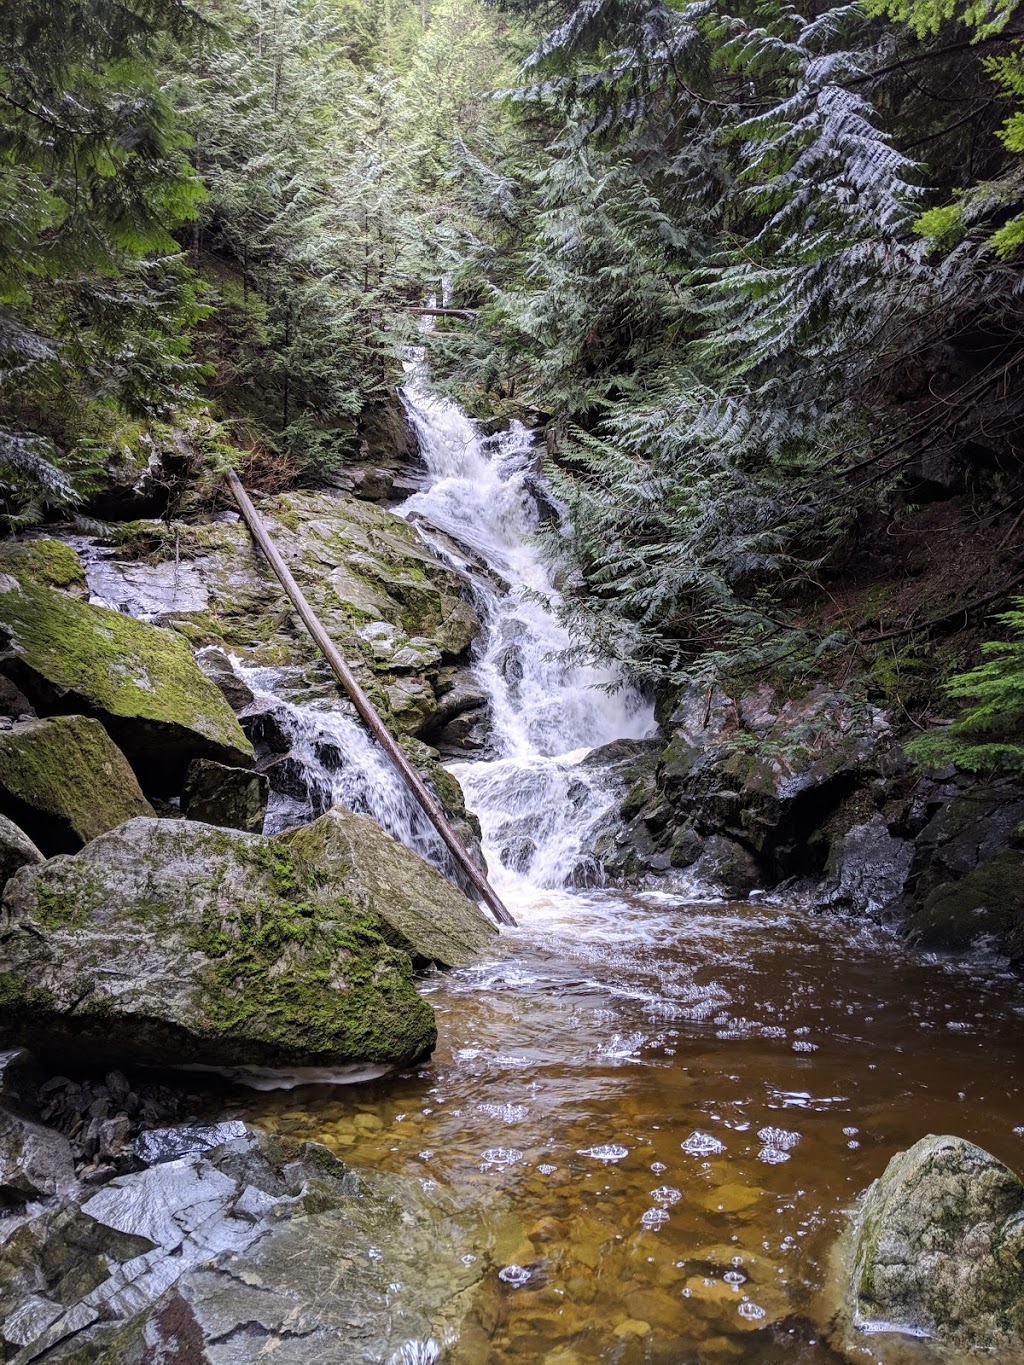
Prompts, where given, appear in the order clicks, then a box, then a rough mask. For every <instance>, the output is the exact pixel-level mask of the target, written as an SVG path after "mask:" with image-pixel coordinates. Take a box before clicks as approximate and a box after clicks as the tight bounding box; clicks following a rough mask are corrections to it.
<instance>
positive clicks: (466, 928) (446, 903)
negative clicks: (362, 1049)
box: [276, 806, 497, 967]
mask: <svg viewBox="0 0 1024 1365" xmlns="http://www.w3.org/2000/svg"><path fill="white" fill-rule="evenodd" d="M276 842H278V843H281V844H282V845H284V846H285V847H287V848H289V849H291V850H292V851H294V852H296V853H298V854H300V855H301V857H302V858H303V860H304V861H306V862H308V863H311V864H314V865H316V866H320V865H326V866H331V867H336V868H344V869H345V872H344V875H345V891H346V894H347V895H348V896H349V897H350V898H351V899H352V901H353V903H354V904H356V905H357V906H360V907H365V908H366V909H367V910H369V911H371V912H372V913H373V914H375V915H376V916H377V917H378V919H379V920H380V922H381V926H382V933H383V934H384V937H385V938H386V939H387V940H388V942H389V943H392V944H394V945H395V947H397V948H400V949H401V950H402V951H403V952H406V953H408V954H409V955H410V957H412V958H414V959H415V960H417V961H421V962H433V963H436V964H437V965H438V966H441V967H464V966H466V965H467V964H468V963H470V962H472V961H473V960H474V959H475V958H476V957H478V956H479V955H480V953H481V952H483V951H484V950H485V949H486V948H488V947H490V946H491V944H492V943H493V942H494V939H495V937H496V935H497V930H496V929H495V927H494V925H493V924H492V923H491V921H490V920H489V919H487V918H486V916H485V915H484V913H483V911H481V910H479V909H478V908H477V906H476V905H474V904H473V902H472V901H470V900H469V899H468V898H467V897H466V896H464V895H463V894H462V892H461V891H460V890H459V889H458V888H457V887H455V886H453V885H452V884H451V882H449V881H447V880H446V879H445V878H444V877H442V876H441V874H440V873H439V872H436V871H435V870H434V868H432V867H431V866H430V865H429V863H426V862H424V861H423V859H422V858H420V857H418V856H417V855H416V854H415V853H413V851H412V850H411V849H409V848H406V846H405V845H404V844H400V843H399V842H398V841H397V840H396V839H392V838H391V836H390V835H389V834H385V833H384V831H383V830H382V829H381V827H380V825H378V824H377V822H376V821H375V820H371V819H370V817H369V816H367V815H353V814H352V812H351V811H348V810H345V809H344V808H343V807H341V806H336V807H335V808H334V809H333V810H330V811H328V812H327V814H326V815H322V816H321V817H320V819H319V820H317V821H315V822H314V823H313V824H312V825H304V826H301V827H300V828H298V829H292V830H287V831H286V832H285V833H283V834H279V835H277V838H276Z"/></svg>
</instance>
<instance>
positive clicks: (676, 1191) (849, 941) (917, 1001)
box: [239, 892, 1024, 1365]
mask: <svg viewBox="0 0 1024 1365" xmlns="http://www.w3.org/2000/svg"><path fill="white" fill-rule="evenodd" d="M516 909H517V913H518V914H519V915H520V917H521V920H522V922H523V927H522V928H521V929H519V930H517V931H513V932H510V933H504V934H503V935H502V938H501V941H500V943H499V944H498V946H497V948H496V950H495V952H494V955H493V957H492V958H491V959H490V960H489V961H487V962H485V963H481V964H480V965H478V966H476V967H474V968H472V969H469V970H465V971H461V972H454V973H451V974H448V975H434V976H429V977H427V978H426V979H425V980H424V981H423V983H422V989H423V992H424V994H426V995H427V996H428V997H429V999H430V1001H431V1004H432V1005H433V1006H434V1008H435V1010H436V1011H437V1015H438V1023H439V1029H440V1039H439V1043H438V1047H437V1051H436V1053H435V1054H434V1057H433V1059H432V1060H431V1061H430V1063H429V1064H428V1065H425V1066H423V1067H421V1068H419V1069H418V1070H416V1071H414V1072H409V1073H405V1074H401V1075H397V1076H391V1077H386V1078H384V1079H382V1080H379V1081H375V1082H372V1083H368V1084H363V1085H359V1086H349V1087H333V1088H332V1087H317V1088H314V1087H308V1088H305V1089H302V1090H293V1091H289V1092H281V1091H278V1092H272V1093H269V1094H262V1095H259V1096H257V1097H250V1098H249V1099H247V1100H245V1101H244V1102H243V1103H242V1105H241V1107H240V1109H239V1112H240V1113H242V1114H243V1116H244V1117H246V1118H249V1119H252V1120H254V1121H256V1122H259V1123H260V1124H262V1125H264V1126H266V1127H269V1128H272V1129H277V1130H281V1131H284V1132H288V1133H291V1134H293V1135H295V1136H298V1137H303V1138H306V1137H308V1138H316V1139H318V1140H319V1141H321V1142H324V1143H326V1144H327V1145H328V1146H330V1147H331V1148H333V1149H334V1150H335V1151H336V1152H337V1153H338V1154H339V1155H340V1156H342V1157H343V1158H344V1159H345V1160H346V1161H349V1162H351V1163H352V1164H353V1165H357V1166H358V1165H370V1166H377V1167H382V1168H384V1169H387V1170H392V1171H396V1172H400V1173H403V1174H406V1175H411V1176H414V1177H416V1178H418V1179H420V1180H422V1181H436V1182H440V1183H441V1184H442V1185H444V1186H447V1187H449V1188H452V1189H454V1190H455V1191H457V1192H458V1193H459V1195H460V1196H461V1197H462V1198H463V1199H464V1200H466V1201H467V1202H469V1203H470V1205H471V1207H472V1208H473V1210H474V1213H473V1217H474V1220H475V1222H476V1223H477V1225H478V1227H477V1238H476V1240H477V1252H476V1254H477V1255H478V1256H479V1257H480V1258H482V1261H483V1264H484V1267H485V1275H484V1279H483V1281H482V1283H481V1285H480V1286H479V1287H478V1289H477V1291H476V1296H475V1299H474V1301H473V1305H472V1307H471V1310H470V1312H469V1315H468V1317H467V1320H466V1322H465V1325H464V1327H463V1330H462V1332H461V1334H460V1337H459V1340H458V1341H457V1342H456V1343H454V1344H453V1345H452V1346H451V1348H450V1358H451V1359H452V1360H453V1361H456V1362H459V1363H460V1365H466V1363H468V1362H477V1361H487V1362H495V1365H504V1363H505V1362H534V1361H538V1362H546V1365H584V1363H585V1362H595V1361H615V1362H623V1365H632V1363H633V1362H684V1361H709V1362H715V1361H720V1360H721V1361H729V1360H737V1361H759V1362H760V1361H775V1360H782V1359H783V1358H785V1359H787V1360H793V1361H802V1362H824V1361H834V1360H838V1359H857V1360H861V1361H863V1360H879V1361H885V1362H886V1365H888V1363H889V1362H895V1361H897V1360H898V1361H900V1362H901V1363H902V1362H903V1361H904V1360H909V1361H923V1360H926V1359H932V1356H931V1355H930V1354H929V1348H928V1346H927V1345H926V1344H925V1343H915V1342H914V1341H913V1340H908V1339H906V1338H895V1337H893V1336H891V1335H879V1336H872V1335H865V1336H863V1337H862V1338H861V1339H860V1342H859V1346H858V1347H857V1348H856V1349H855V1350H854V1352H853V1354H852V1355H842V1354H841V1353H839V1354H837V1353H835V1352H834V1350H833V1349H832V1348H831V1347H830V1346H828V1345H827V1344H826V1342H825V1340H824V1337H823V1334H822V1332H821V1322H822V1316H821V1309H820V1308H819V1307H818V1306H817V1305H816V1299H817V1297H818V1295H819V1292H820V1291H821V1290H822V1288H823V1287H824V1286H826V1284H827V1281H828V1280H829V1277H830V1272H829V1269H828V1259H827V1258H828V1253H829V1250H830V1247H831V1246H832V1245H833V1243H834V1241H835V1238H836V1235H837V1233H838V1232H839V1230H840V1229H841V1227H842V1226H843V1223H844V1213H843V1211H844V1210H845V1209H847V1208H849V1207H850V1206H851V1205H852V1204H853V1203H854V1201H855V1198H856V1196H857V1195H858V1193H859V1192H860V1191H862V1190H863V1189H864V1188H865V1187H866V1186H867V1185H868V1184H869V1183H870V1181H871V1180H873V1179H874V1178H875V1177H876V1176H877V1175H878V1174H879V1173H880V1172H881V1171H882V1169H883V1168H884V1166H885V1164H886V1162H887V1161H888V1159H889V1158H890V1157H891V1156H892V1155H893V1153H894V1152H896V1151H898V1150H900V1149H901V1148H905V1147H907V1146H908V1145H909V1144H911V1143H913V1142H914V1141H916V1140H917V1139H918V1138H920V1137H922V1136H923V1135H924V1134H926V1133H929V1132H936V1133H946V1132H948V1133H956V1134H959V1135H961V1136H963V1137H966V1138H969V1139H971V1140H973V1141H975V1142H978V1143H980V1144H981V1145H982V1146H984V1147H986V1148H988V1149H989V1150H990V1151H992V1152H994V1153H995V1154H996V1155H997V1156H999V1157H1001V1158H1002V1159H1003V1160H1005V1161H1007V1162H1008V1163H1009V1164H1010V1165H1012V1166H1015V1167H1017V1168H1018V1169H1020V1168H1022V1167H1024V1106H1022V1104H1021V1085H1022V1069H1021V1062H1020V1059H1019V1049H1018V1046H1017V1039H1018V1035H1019V1027H1020V1021H1021V1018H1022V1016H1024V990H1022V988H1021V985H1020V984H1019V983H1018V982H1017V981H1016V980H1015V979H1014V978H1013V977H1011V976H1010V975H1009V974H1008V973H1007V972H1006V971H1005V970H1004V969H1001V968H1000V966H999V964H998V963H995V962H987V963H983V962H980V961H979V962H974V963H963V962H960V963H957V962H954V961H951V960H943V959H941V958H939V957H935V956H925V955H920V954H915V953H913V952H911V951H909V950H908V949H906V948H905V947H904V946H902V945H901V943H900V942H899V940H898V939H896V938H895V937H893V936H891V935H889V934H888V933H886V932H885V931H883V930H881V929H878V928H875V927H873V926H870V925H867V924H865V923H864V922H863V921H854V920H846V919H842V918H836V917H831V916H824V915H814V914H812V913H808V912H804V911H800V910H797V909H792V908H783V907H774V906H766V905H726V904H700V903H697V904H694V903H685V902H680V901H678V900H674V899H672V898H671V897H669V896H665V895H646V896H644V895H640V896H635V897H631V898H624V897H623V896H622V895H621V894H620V893H599V892H594V893H537V899H536V900H534V901H533V902H532V903H531V904H529V905H527V906H517V907H516ZM519 1281H522V1283H519ZM428 1358H433V1357H429V1356H427V1355H424V1356H423V1359H424V1360H427V1359H428ZM445 1358H446V1359H448V1358H449V1356H446V1357H445ZM412 1359H413V1358H412V1357H410V1362H411V1361H412Z"/></svg>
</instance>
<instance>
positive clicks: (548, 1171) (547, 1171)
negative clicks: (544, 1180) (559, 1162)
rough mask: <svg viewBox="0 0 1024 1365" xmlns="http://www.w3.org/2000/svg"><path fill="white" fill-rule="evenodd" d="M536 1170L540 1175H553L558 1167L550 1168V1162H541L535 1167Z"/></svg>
mask: <svg viewBox="0 0 1024 1365" xmlns="http://www.w3.org/2000/svg"><path fill="white" fill-rule="evenodd" d="M537 1170H538V1171H539V1172H540V1174H541V1175H554V1173H555V1172H556V1171H557V1170H558V1167H557V1166H552V1164H551V1162H550V1161H543V1162H541V1164H540V1165H539V1166H538V1167H537Z"/></svg>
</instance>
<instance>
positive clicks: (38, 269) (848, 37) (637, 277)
mask: <svg viewBox="0 0 1024 1365" xmlns="http://www.w3.org/2000/svg"><path fill="white" fill-rule="evenodd" d="M0 106H2V108H0V200H2V207H0V367H2V369H0V376H2V398H0V496H2V502H3V513H4V517H5V523H6V526H7V529H8V530H10V531H17V530H20V529H24V528H26V527H31V526H33V525H35V524H39V523H40V522H42V521H45V520H54V519H67V518H69V517H71V518H78V519H80V520H81V519H82V518H87V517H90V516H96V515H97V514H98V513H100V512H102V508H103V490H104V488H105V486H106V484H107V482H108V481H109V477H110V471H111V468H112V467H113V466H116V465H117V464H118V463H119V462H121V463H127V464H128V465H131V464H132V462H133V461H135V462H138V461H139V460H141V459H143V458H146V457H147V453H148V452H150V451H152V450H153V449H156V448H166V447H169V446H172V447H174V448H176V449H177V450H179V451H180V452H181V459H182V462H183V464H184V467H185V483H186V484H187V486H188V489H189V496H190V497H191V498H192V499H193V500H194V499H196V498H202V497H207V498H208V497H211V496H213V493H214V489H215V486H216V482H217V478H218V475H219V472H220V471H221V470H222V469H223V467H224V464H225V463H227V462H230V463H232V464H235V465H237V466H238V467H240V468H241V469H242V471H243V473H244V474H245V476H246V478H247V479H248V480H249V481H250V482H252V483H253V484H254V485H255V486H257V487H266V488H275V487H283V486H287V485H288V484H289V483H297V482H299V483H311V482H312V483H315V482H316V481H318V480H320V479H323V478H325V477H329V476H330V475H331V473H332V471H334V470H336V469H337V468H338V467H340V466H344V464H345V463H346V462H347V461H349V460H351V459H352V458H354V457H355V456H356V455H357V454H358V452H359V449H360V444H361V442H363V441H364V440H365V439H366V435H367V432H368V431H369V430H371V429H372V428H373V424H374V422H375V420H376V419H377V417H378V416H379V414H380V413H381V411H382V410H384V409H385V408H386V407H387V404H388V400H389V398H390V395H391V394H392V392H393V389H394V386H395V384H396V383H397V382H399V380H400V375H401V356H402V350H403V347H405V346H407V345H408V344H409V343H410V341H412V340H414V339H415V338H416V336H417V331H416V326H417V320H418V319H417V313H416V310H417V308H419V307H421V306H422V305H423V303H424V301H425V300H427V299H429V298H430V297H432V296H433V297H435V298H436V299H437V301H439V302H440V303H442V304H444V305H447V306H449V307H451V308H453V309H458V310H462V311H460V313H459V314H458V315H457V316H452V317H450V318H442V319H441V320H440V321H439V325H438V328H437V330H436V331H435V333H434V334H433V335H432V336H431V337H430V339H429V350H430V356H431V362H432V366H433V370H434V373H435V376H436V377H437V379H438V381H439V382H441V383H443V384H444V385H445V386H446V388H447V389H448V390H449V391H450V392H451V393H452V394H453V395H454V396H456V397H457V398H459V400H460V401H462V402H463V403H464V404H465V405H466V406H467V407H468V408H469V410H470V411H471V412H472V413H474V415H477V416H479V417H481V418H485V419H488V420H492V421H501V420H509V419H512V418H515V419H518V420H526V421H528V422H529V423H531V424H536V425H537V426H538V427H540V428H542V429H543V434H544V446H545V449H546V452H547V471H548V475H549V478H550V480H551V482H552V486H553V489H554V492H555V494H556V497H557V498H558V499H560V500H561V501H562V502H563V503H564V505H565V508H566V509H567V511H568V514H569V518H570V521H571V524H572V528H573V531H572V534H571V535H569V536H567V535H565V534H563V533H562V532H561V531H560V530H559V529H557V528H556V529H554V530H552V531H551V532H550V534H551V536H552V541H553V544H554V546H555V548H556V549H557V552H558V553H559V555H560V556H561V557H562V558H563V560H564V562H565V572H564V584H565V588H564V592H565V612H566V618H567V620H568V621H569V623H570V624H571V626H572V627H573V628H574V630H575V631H576V633H577V636H578V638H579V640H580V642H581V649H593V648H597V649H598V650H600V651H601V652H603V653H605V654H609V655H611V656H612V657H615V658H617V659H619V660H620V661H621V662H622V663H623V665H624V667H625V670H626V672H627V674H628V675H629V676H631V677H632V678H634V679H638V680H639V681H641V682H642V683H645V684H648V685H650V686H652V687H655V688H657V689H660V690H661V691H662V693H664V694H666V695H667V694H670V693H671V690H672V688H673V687H674V686H675V685H677V684H679V683H681V682H682V681H684V680H689V679H692V678H694V677H699V678H710V677H717V678H719V679H726V680H728V681H731V682H732V683H734V684H735V685H737V686H740V687H747V688H751V687H756V686H758V685H759V683H760V682H762V681H770V682H771V683H772V684H773V685H775V686H781V687H784V688H793V689H796V688H800V687H803V686H806V685H807V684H808V683H810V682H813V681H815V680H818V679H825V680H827V681H828V682H829V683H830V685H833V686H837V687H839V688H845V689H847V690H849V691H850V692H851V694H854V695H857V696H860V697H863V699H865V700H869V701H875V702H878V701H881V702H883V703H884V704H886V705H888V706H890V707H892V708H894V709H895V710H896V712H897V714H898V715H899V716H900V717H901V719H902V721H903V723H905V724H906V726H907V728H908V729H909V730H914V731H921V732H922V735H923V738H922V740H921V745H922V756H924V757H926V758H930V759H932V760H936V759H940V758H941V757H942V756H943V755H948V754H953V755H954V756H955V757H956V758H957V759H958V761H960V762H961V763H962V764H963V765H965V766H971V767H974V768H976V769H979V770H985V769H988V768H992V767H997V766H1000V765H1003V764H1007V763H1009V764H1011V765H1017V764H1019V763H1020V762H1021V759H1022V757H1024V748H1022V740H1021V736H1022V733H1024V643H1021V640H1020V631H1021V628H1022V627H1024V613H1022V611H1021V610H1019V609H1018V610H1009V611H1008V610H1007V609H1008V608H1010V607H1011V606H1012V603H1013V602H1014V600H1015V594H1019V593H1020V592H1021V589H1022V586H1024V540H1022V535H1021V529H1022V527H1024V480H1022V478H1021V455H1022V449H1024V426H1022V410H1024V383H1022V373H1021V370H1022V342H1024V270H1022V263H1024V160H1022V157H1021V153H1022V152H1024V17H1022V15H1021V14H1020V13H1019V12H1018V10H1017V8H1016V7H1015V6H1014V5H1013V4H1012V3H1008V4H1000V3H998V2H996V3H990V2H989V0H971V3H968V4H959V3H957V0H865V2H864V3H858V4H843V5H836V6H827V5H824V4H799V5H788V4H784V3H780V0H739V2H738V3H729V4H724V3H721V2H720V0H714V2H712V0H685V2H684V0H673V3H665V2H664V0H583V3H581V4H578V5H575V6H568V5H564V4H560V3H558V2H557V0H501V3H492V4H485V3H480V0H366V2H365V3H363V2H362V0H209V3H203V4H199V3H196V4H193V5H187V4H184V3H179V2H178V0H113V2H112V0H8V2H7V3H6V4H5V5H4V6H3V9H2V11H0ZM183 506H185V507H186V508H187V501H186V503H185V504H179V505H178V506H177V507H176V509H175V510H176V511H178V512H181V510H182V507H183ZM993 613H996V615H995V618H994V619H993ZM986 655H987V657H985V656H986ZM979 663H981V664H982V665H983V666H982V668H981V669H980V671H979V670H978V669H977V668H976V667H975V666H976V665H978V664H979ZM972 668H973V670H974V671H970V672H968V673H967V675H966V677H965V676H964V670H965V669H972ZM951 677H953V678H958V679H959V681H957V682H954V683H953V695H952V696H951V695H950V694H949V692H948V685H949V679H950V678H951ZM964 703H966V704H967V711H966V713H965V715H966V718H964V716H963V715H962V716H961V719H960V721H959V722H958V724H956V725H953V726H948V725H939V726H938V727H937V728H935V726H936V722H938V721H947V720H949V719H951V718H952V717H953V715H955V714H956V713H957V708H958V707H962V706H963V704H964ZM926 732H927V733H926Z"/></svg>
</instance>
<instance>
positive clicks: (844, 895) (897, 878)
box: [824, 811, 914, 915]
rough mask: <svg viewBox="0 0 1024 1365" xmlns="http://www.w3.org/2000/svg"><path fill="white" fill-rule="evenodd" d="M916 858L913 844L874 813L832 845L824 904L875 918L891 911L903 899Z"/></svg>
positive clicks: (878, 814) (882, 817) (827, 868)
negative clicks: (865, 913) (890, 831)
mask: <svg viewBox="0 0 1024 1365" xmlns="http://www.w3.org/2000/svg"><path fill="white" fill-rule="evenodd" d="M913 857H914V846H913V844H912V843H911V842H910V841H909V840H907V839H899V838H896V837H895V836H894V835H892V834H890V833H889V827H888V825H887V824H886V821H885V818H884V816H882V815H881V814H880V813H879V812H878V811H875V812H874V813H873V814H872V815H871V817H870V818H869V819H868V820H865V821H864V822H863V823H862V824H858V825H854V826H853V828H852V829H849V830H847V832H846V833H845V834H843V835H841V836H840V837H839V838H838V839H836V840H835V841H834V842H833V844H832V847H831V849H830V850H829V857H828V864H827V866H826V873H827V874H828V878H829V881H828V883H827V890H826V893H825V896H824V903H825V904H826V905H829V906H835V907H836V908H837V909H843V910H855V911H860V912H862V913H863V912H865V911H866V912H867V913H868V914H872V915H873V914H879V913H880V912H882V911H885V910H888V909H890V908H891V907H893V906H895V905H896V904H898V902H899V900H900V897H901V896H902V895H903V890H904V887H905V886H906V883H907V877H908V876H909V874H910V865H911V862H912V861H913Z"/></svg>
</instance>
